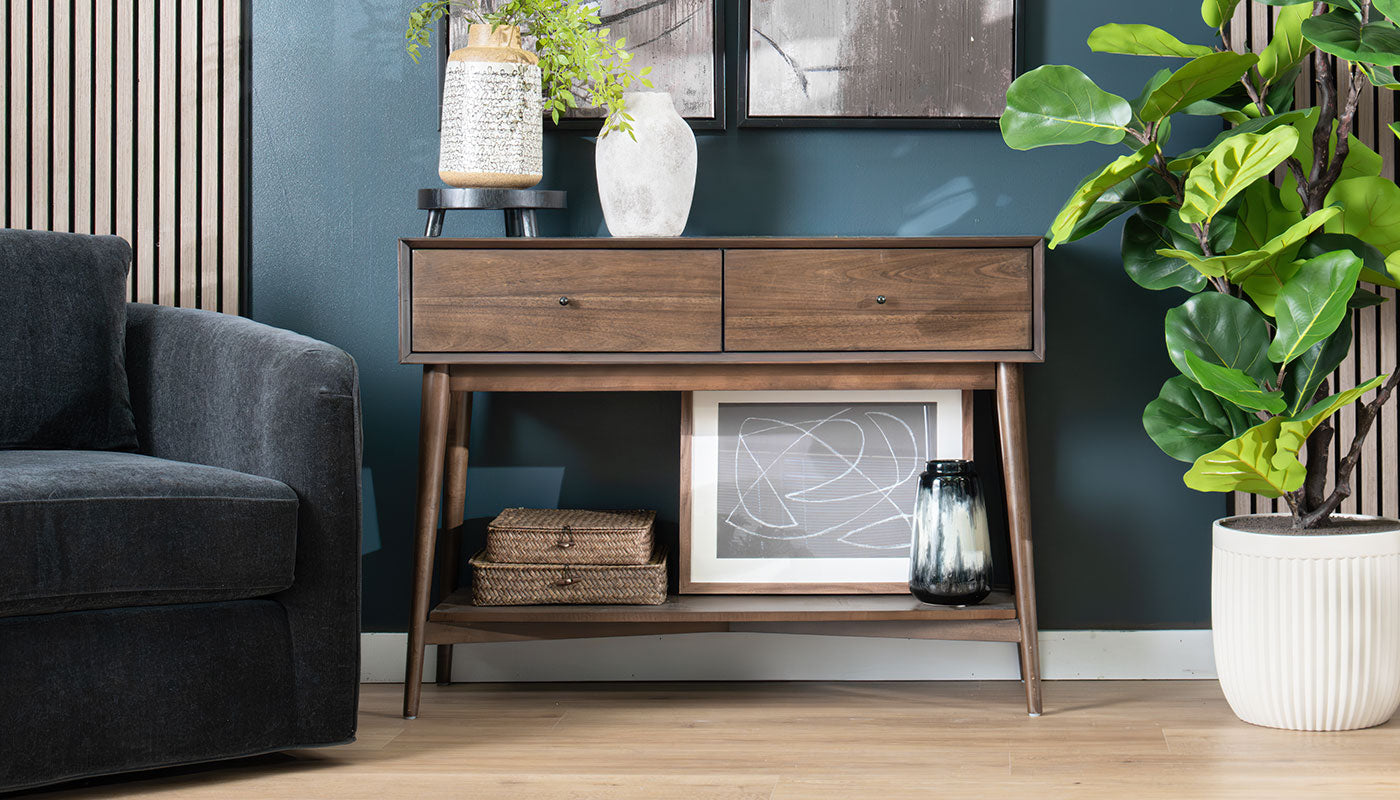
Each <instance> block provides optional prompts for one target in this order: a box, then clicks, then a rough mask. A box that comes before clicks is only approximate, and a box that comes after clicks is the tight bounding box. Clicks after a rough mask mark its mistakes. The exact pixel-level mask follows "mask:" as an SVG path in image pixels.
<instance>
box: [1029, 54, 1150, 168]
mask: <svg viewBox="0 0 1400 800" xmlns="http://www.w3.org/2000/svg"><path fill="white" fill-rule="evenodd" d="M1131 118H1132V109H1131V108H1129V107H1128V101H1127V100H1124V99H1123V98H1121V97H1119V96H1118V95H1116V94H1112V93H1109V92H1105V91H1104V90H1102V89H1100V88H1099V87H1098V86H1097V85H1095V84H1094V82H1093V81H1092V80H1090V79H1089V76H1088V75H1085V74H1084V73H1083V72H1080V71H1079V70H1077V69H1075V68H1074V67H1067V66H1058V65H1054V64H1049V65H1046V66H1043V67H1038V68H1036V69H1033V70H1031V71H1030V72H1027V73H1026V74H1024V75H1022V76H1021V77H1019V78H1017V79H1016V80H1014V81H1012V83H1011V86H1010V88H1008V89H1007V90H1006V111H1005V112H1003V113H1002V115H1001V135H1002V138H1003V139H1005V140H1006V144H1007V146H1009V147H1011V148H1013V149H1015V150H1030V149H1032V148H1036V147H1045V146H1047V145H1056V144H1081V143H1083V142H1099V143H1101V144H1117V143H1118V142H1121V141H1123V137H1124V136H1125V135H1126V133H1127V128H1126V126H1127V124H1128V122H1129V121H1130V120H1131Z"/></svg>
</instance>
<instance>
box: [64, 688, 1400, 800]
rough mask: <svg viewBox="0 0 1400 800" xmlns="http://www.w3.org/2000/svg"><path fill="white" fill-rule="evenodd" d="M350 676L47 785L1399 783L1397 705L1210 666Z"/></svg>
mask: <svg viewBox="0 0 1400 800" xmlns="http://www.w3.org/2000/svg"><path fill="white" fill-rule="evenodd" d="M400 692H401V688H400V687H399V686H395V685H371V686H365V687H364V693H363V697H362V699H361V704H360V705H361V709H360V733H359V741H358V742H356V743H355V744H353V745H350V746H347V747H340V748H332V749H327V750H312V751H303V752H298V753H294V754H290V755H275V756H266V757H263V758H260V759H254V760H251V761H245V762H230V763H227V764H224V765H220V766H217V767H203V768H198V769H190V770H185V771H182V772H180V773H177V774H173V775H172V774H169V773H147V774H146V775H143V776H139V777H138V778H136V779H126V780H121V781H116V782H113V781H108V782H104V783H92V784H87V785H84V786H83V787H81V788H77V789H65V790H59V791H49V792H45V793H43V794H42V795H41V796H42V797H44V798H45V799H46V800H58V798H98V797H101V798H113V797H148V796H150V797H161V798H185V797H188V798H337V800H349V799H351V798H373V800H389V798H418V797H435V798H458V797H460V798H472V799H473V800H491V799H492V798H527V799H528V800H554V799H555V798H571V799H573V798H583V799H586V800H592V799H593V798H609V800H613V799H615V798H646V800H655V799H657V798H678V799H679V800H720V799H721V798H723V799H724V800H750V799H751V798H752V800H793V799H794V798H816V799H819V800H826V799H827V798H830V800H853V799H854V798H878V800H904V798H909V799H910V800H915V799H917V800H928V798H931V797H943V798H958V797H969V798H971V797H981V798H988V799H989V800H1000V799H1001V798H1112V799H1113V800H1146V799H1147V798H1172V799H1173V800H1178V799H1182V798H1217V797H1223V798H1249V800H1255V799H1256V798H1289V797H1307V798H1316V797H1319V796H1327V797H1334V798H1369V797H1387V798H1395V797H1397V796H1400V721H1396V720H1392V721H1391V722H1390V723H1389V724H1387V725H1384V726H1381V727H1379V728H1372V729H1370V730H1365V731H1355V732H1351V733H1333V734H1300V733H1291V732H1287V731H1276V730H1269V729H1265V728H1256V727H1252V726H1249V725H1246V724H1244V723H1242V722H1239V721H1237V720H1236V719H1235V718H1234V717H1233V716H1232V715H1231V714H1230V709H1229V708H1228V707H1227V706H1226V705H1225V701H1224V699H1223V698H1222V697H1221V696H1220V690H1219V689H1218V687H1217V686H1216V684H1215V683H1214V682H1213V681H1172V682H1053V683H1047V684H1046V687H1045V707H1046V715H1045V716H1043V717H1041V718H1039V719H1031V718H1028V717H1027V716H1026V715H1025V706H1024V705H1022V703H1023V695H1022V693H1021V687H1020V685H1019V684H1018V683H1013V682H988V683H756V684H754V683H751V684H573V685H539V684H535V685H507V686H503V685H459V686H453V687H449V688H438V687H436V686H428V687H425V689H424V697H423V710H422V715H421V716H420V717H419V718H418V719H417V720H414V721H406V720H403V719H400V718H399V716H398V708H399V703H400V701H401V694H400Z"/></svg>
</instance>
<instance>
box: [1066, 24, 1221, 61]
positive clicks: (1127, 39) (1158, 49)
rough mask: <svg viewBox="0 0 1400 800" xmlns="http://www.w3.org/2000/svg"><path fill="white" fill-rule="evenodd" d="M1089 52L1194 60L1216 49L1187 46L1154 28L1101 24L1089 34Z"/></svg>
mask: <svg viewBox="0 0 1400 800" xmlns="http://www.w3.org/2000/svg"><path fill="white" fill-rule="evenodd" d="M1089 49H1090V50H1093V51H1094V52H1095V53H1118V54H1120V55H1125V56H1174V57H1178V58H1195V57H1196V56H1205V55H1210V54H1211V53H1214V52H1215V50H1214V48H1210V47H1206V46H1205V45H1200V44H1186V43H1184V42H1182V41H1181V40H1180V39H1178V38H1176V37H1175V36H1173V35H1171V34H1170V33H1167V32H1166V31H1164V30H1162V29H1161V28H1156V27H1153V26H1151V25H1119V24H1116V23H1113V24H1109V25H1100V26H1099V27H1097V28H1095V29H1094V31H1093V32H1092V33H1090V34H1089Z"/></svg>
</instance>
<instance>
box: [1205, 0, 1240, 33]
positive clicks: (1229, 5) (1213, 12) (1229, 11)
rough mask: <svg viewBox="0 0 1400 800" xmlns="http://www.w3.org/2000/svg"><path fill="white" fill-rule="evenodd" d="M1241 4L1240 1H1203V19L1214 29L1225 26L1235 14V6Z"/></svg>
mask: <svg viewBox="0 0 1400 800" xmlns="http://www.w3.org/2000/svg"><path fill="white" fill-rule="evenodd" d="M1239 4H1240V0H1202V2H1201V19H1202V20H1204V21H1205V23H1206V24H1207V25H1209V26H1211V27H1212V28H1219V27H1221V26H1223V25H1224V24H1225V22H1226V20H1228V19H1230V17H1231V15H1233V14H1234V13H1235V6H1237V5H1239Z"/></svg>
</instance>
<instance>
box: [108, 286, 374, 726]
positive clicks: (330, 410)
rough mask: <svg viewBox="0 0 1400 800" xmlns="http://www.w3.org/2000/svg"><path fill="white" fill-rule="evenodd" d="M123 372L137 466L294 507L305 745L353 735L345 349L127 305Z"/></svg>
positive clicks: (354, 656) (355, 450) (297, 658)
mask: <svg viewBox="0 0 1400 800" xmlns="http://www.w3.org/2000/svg"><path fill="white" fill-rule="evenodd" d="M126 364H127V374H128V379H129V381H130V384H131V402H132V408H133V411H134V412H135V416H136V431H137V438H138V440H139V442H140V450H141V452H142V453H146V454H148V455H152V456H156V457H158V458H167V459H172V460H176V461H188V462H194V463H199V464H208V465H210V466H217V467H224V468H226V469H233V470H238V471H239V472H246V473H250V474H253V475H261V476H263V477H267V478H274V479H276V480H279V481H282V482H283V483H285V484H287V485H288V486H290V487H291V488H292V489H293V490H294V491H295V492H296V494H297V498H298V500H299V501H300V502H299V510H298V520H297V552H296V567H295V573H294V583H293V585H292V586H291V588H289V589H287V590H286V591H284V592H282V593H280V594H279V595H277V596H276V599H277V600H279V601H280V602H281V603H282V605H283V606H284V607H285V608H286V610H287V617H288V621H289V625H290V628H291V634H292V643H293V648H294V650H295V652H294V654H293V657H294V664H295V668H296V683H297V686H296V697H297V706H298V707H297V720H298V727H299V729H300V734H301V736H302V737H304V738H303V740H304V741H307V742H308V743H313V742H314V743H332V742H336V741H343V740H346V739H348V738H350V737H351V736H352V735H353V733H354V730H355V706H356V701H357V693H358V686H359V675H360V664H359V641H360V605H359V598H360V457H361V438H360V437H361V434H360V405H359V385H358V382H359V379H358V374H357V370H356V366H355V362H354V360H353V359H352V358H350V356H349V355H348V354H347V353H345V352H344V351H343V350H340V349H338V348H336V347H332V346H331V345H328V344H325V343H323V342H319V341H316V340H315V339H310V338H308V337H305V336H301V335H298V334H295V333H291V332H288V331H284V330H279V329H277V328H272V327H269V326H267V325H262V324H260V323H257V322H253V321H252V320H248V319H244V318H242V317H235V316H229V315H226V314H216V313H213V312H208V311H197V310H193V309H178V308H168V307H163V306H153V305H146V304H143V303H131V304H129V305H128V307H127V341H126Z"/></svg>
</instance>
